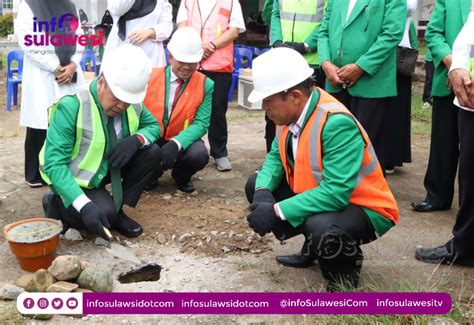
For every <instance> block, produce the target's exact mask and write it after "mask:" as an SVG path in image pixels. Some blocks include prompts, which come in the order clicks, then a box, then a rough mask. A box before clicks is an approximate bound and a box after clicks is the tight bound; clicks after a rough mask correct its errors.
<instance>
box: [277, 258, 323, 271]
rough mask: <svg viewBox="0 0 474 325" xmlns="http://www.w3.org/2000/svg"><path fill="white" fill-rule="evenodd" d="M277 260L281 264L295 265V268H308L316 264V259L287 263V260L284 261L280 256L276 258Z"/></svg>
mask: <svg viewBox="0 0 474 325" xmlns="http://www.w3.org/2000/svg"><path fill="white" fill-rule="evenodd" d="M276 261H277V262H278V264H280V265H283V266H287V267H294V268H297V269H305V268H308V267H311V266H313V265H314V261H311V262H306V263H298V264H296V263H287V262H284V261H280V260H279V259H278V258H276Z"/></svg>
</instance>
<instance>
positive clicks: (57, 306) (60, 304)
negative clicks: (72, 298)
mask: <svg viewBox="0 0 474 325" xmlns="http://www.w3.org/2000/svg"><path fill="white" fill-rule="evenodd" d="M51 305H52V306H53V308H54V309H61V308H62V307H63V300H62V299H61V298H54V299H53V301H52V302H51Z"/></svg>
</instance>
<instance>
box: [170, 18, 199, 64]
mask: <svg viewBox="0 0 474 325" xmlns="http://www.w3.org/2000/svg"><path fill="white" fill-rule="evenodd" d="M168 51H169V52H170V53H171V55H172V56H173V57H174V58H175V59H176V60H178V61H180V62H185V63H197V62H199V61H201V59H202V54H203V50H202V44H201V36H199V33H198V32H197V31H196V30H195V29H194V28H192V27H188V26H186V27H183V28H180V29H178V30H177V31H176V32H174V34H173V36H171V39H170V42H169V43H168Z"/></svg>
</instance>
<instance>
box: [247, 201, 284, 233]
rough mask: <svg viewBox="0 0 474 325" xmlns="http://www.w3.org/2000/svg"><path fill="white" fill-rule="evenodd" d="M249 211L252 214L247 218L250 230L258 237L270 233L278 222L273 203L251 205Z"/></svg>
mask: <svg viewBox="0 0 474 325" xmlns="http://www.w3.org/2000/svg"><path fill="white" fill-rule="evenodd" d="M250 209H251V210H252V212H251V213H250V214H249V215H248V216H247V221H248V223H249V226H250V228H252V229H253V231H255V232H256V233H257V234H259V235H260V236H264V235H265V234H267V233H269V232H271V231H272V230H273V228H274V227H275V224H276V223H277V221H278V220H279V218H278V216H277V215H276V213H275V209H274V207H273V203H253V204H252V205H251V206H250Z"/></svg>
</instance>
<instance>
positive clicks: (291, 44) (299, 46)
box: [285, 42, 308, 55]
mask: <svg viewBox="0 0 474 325" xmlns="http://www.w3.org/2000/svg"><path fill="white" fill-rule="evenodd" d="M285 46H286V47H289V48H292V49H293V50H295V51H297V52H298V53H299V54H301V55H304V54H306V53H307V52H308V51H306V46H305V45H304V43H297V42H285Z"/></svg>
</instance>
